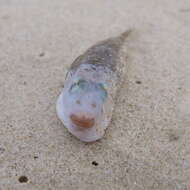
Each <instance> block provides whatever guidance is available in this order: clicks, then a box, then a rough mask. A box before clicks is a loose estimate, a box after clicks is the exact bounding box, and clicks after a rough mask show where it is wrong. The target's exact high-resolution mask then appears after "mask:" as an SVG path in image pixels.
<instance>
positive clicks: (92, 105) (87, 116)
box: [56, 31, 130, 142]
mask: <svg viewBox="0 0 190 190" xmlns="http://www.w3.org/2000/svg"><path fill="white" fill-rule="evenodd" d="M129 33H130V31H126V32H124V33H122V34H121V35H120V36H118V37H113V38H109V39H107V40H105V41H101V42H99V43H97V44H95V45H94V46H92V47H91V48H89V49H88V50H87V51H86V52H85V53H84V54H82V55H80V56H79V57H78V58H77V59H76V60H75V61H74V62H73V63H72V65H71V67H70V69H69V71H68V73H67V75H66V79H65V84H64V88H63V90H62V92H61V94H60V95H59V97H58V100H57V104H56V111H57V115H58V117H59V119H60V120H61V121H62V122H63V124H64V126H65V127H66V128H67V129H68V131H69V132H70V133H72V134H73V135H74V136H75V137H77V138H78V139H80V140H81V141H84V142H93V141H96V140H98V139H101V138H102V137H103V136H104V134H105V130H106V128H107V127H108V126H109V123H110V121H111V118H112V113H113V109H114V101H115V97H116V92H117V88H118V84H119V81H120V70H121V69H120V60H119V57H118V53H119V50H120V48H121V46H122V44H123V42H124V40H125V38H126V37H127V36H128V34H129Z"/></svg>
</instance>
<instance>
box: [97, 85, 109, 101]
mask: <svg viewBox="0 0 190 190" xmlns="http://www.w3.org/2000/svg"><path fill="white" fill-rule="evenodd" d="M98 85H99V88H100V90H101V98H102V100H103V101H105V99H106V97H107V96H108V93H107V90H106V85H105V84H103V83H99V84H98Z"/></svg>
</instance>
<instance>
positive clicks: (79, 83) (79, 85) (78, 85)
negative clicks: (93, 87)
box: [70, 79, 87, 92]
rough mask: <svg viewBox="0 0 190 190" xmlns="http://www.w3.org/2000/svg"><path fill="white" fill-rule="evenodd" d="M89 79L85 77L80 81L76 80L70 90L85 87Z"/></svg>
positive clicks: (73, 90)
mask: <svg viewBox="0 0 190 190" xmlns="http://www.w3.org/2000/svg"><path fill="white" fill-rule="evenodd" d="M86 83H87V81H85V80H83V79H79V80H78V81H76V82H74V83H73V84H72V85H71V88H70V91H71V92H75V91H77V90H79V89H84V88H85V85H86Z"/></svg>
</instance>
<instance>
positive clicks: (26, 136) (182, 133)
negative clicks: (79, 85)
mask: <svg viewBox="0 0 190 190" xmlns="http://www.w3.org/2000/svg"><path fill="white" fill-rule="evenodd" d="M127 29H133V31H134V33H133V35H132V36H131V37H129V39H127V40H126V42H125V44H124V47H123V51H121V57H122V58H123V59H122V60H123V61H124V62H125V64H127V70H126V72H125V76H124V77H125V78H124V82H123V84H122V86H121V88H120V90H119V95H118V99H117V102H116V109H115V112H114V115H113V121H112V123H111V125H110V126H109V128H108V130H107V132H106V135H105V138H103V139H102V140H101V141H98V142H96V143H91V144H87V143H83V142H80V141H79V140H77V139H76V138H75V137H73V136H72V135H71V134H69V133H68V131H67V130H66V128H64V127H63V125H62V123H61V122H60V121H59V119H58V118H57V116H56V111H55V102H56V99H57V97H58V95H59V93H60V92H61V90H62V87H63V85H64V78H65V75H66V72H67V69H68V68H69V66H70V64H71V63H72V62H73V60H74V59H75V58H76V57H77V56H78V55H80V54H81V53H82V52H84V51H85V50H86V49H87V48H88V47H89V46H91V45H93V44H94V43H96V42H98V41H100V40H103V39H105V38H108V37H111V36H115V35H118V34H120V33H121V32H123V31H125V30H127ZM189 145H190V1H189V0H186V1H185V0H182V1H179V0H167V1H166V0H159V1H158V0H157V1H152V0H142V1H138V0H118V1H113V0H112V1H111V0H105V1H102V0H96V1H88V0H65V1H59V0H54V1H52V0H27V1H26V0H0V190H42V189H43V190H76V189H79V190H188V189H190V181H189V179H190V148H189Z"/></svg>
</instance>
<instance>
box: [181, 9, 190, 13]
mask: <svg viewBox="0 0 190 190" xmlns="http://www.w3.org/2000/svg"><path fill="white" fill-rule="evenodd" d="M179 11H180V12H190V8H184V9H180V10H179Z"/></svg>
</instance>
